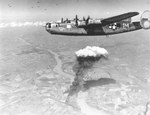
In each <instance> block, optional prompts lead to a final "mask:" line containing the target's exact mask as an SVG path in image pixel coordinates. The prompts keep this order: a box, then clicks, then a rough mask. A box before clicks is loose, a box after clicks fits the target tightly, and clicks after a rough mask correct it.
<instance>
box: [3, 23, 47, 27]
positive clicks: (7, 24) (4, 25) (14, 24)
mask: <svg viewBox="0 0 150 115" xmlns="http://www.w3.org/2000/svg"><path fill="white" fill-rule="evenodd" d="M45 24H46V22H45V21H36V22H28V21H27V22H9V23H0V28H6V27H23V26H44V25H45Z"/></svg>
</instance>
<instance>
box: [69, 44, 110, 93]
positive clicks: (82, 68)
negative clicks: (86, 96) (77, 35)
mask: <svg viewBox="0 0 150 115" xmlns="http://www.w3.org/2000/svg"><path fill="white" fill-rule="evenodd" d="M75 55H76V62H75V64H74V66H73V71H74V72H75V75H76V77H75V79H74V81H73V82H72V85H71V86H70V89H69V91H67V92H68V93H69V94H68V96H72V95H74V94H77V93H78V92H79V91H80V90H82V89H84V84H86V81H84V80H83V78H84V75H85V73H86V72H87V71H88V70H89V69H91V68H92V67H93V65H94V64H95V62H98V61H99V60H100V59H101V58H105V59H107V58H108V52H107V50H105V49H104V48H100V47H95V46H94V47H90V46H87V47H86V48H84V49H81V50H79V51H77V52H75Z"/></svg>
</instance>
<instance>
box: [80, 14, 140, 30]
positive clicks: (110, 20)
mask: <svg viewBox="0 0 150 115" xmlns="http://www.w3.org/2000/svg"><path fill="white" fill-rule="evenodd" d="M138 14H139V13H138V12H128V13H124V14H121V15H117V16H113V17H109V18H105V19H102V20H101V23H88V24H87V25H82V26H79V27H83V28H89V27H96V26H99V25H102V26H105V25H108V24H112V23H115V22H119V21H122V20H125V19H128V18H131V17H133V16H136V15H138Z"/></svg>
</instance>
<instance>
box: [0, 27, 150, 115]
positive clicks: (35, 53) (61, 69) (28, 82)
mask: <svg viewBox="0 0 150 115" xmlns="http://www.w3.org/2000/svg"><path fill="white" fill-rule="evenodd" d="M86 46H99V47H103V48H105V49H106V50H107V51H108V52H109V57H108V59H107V60H100V61H98V62H97V63H95V64H94V67H93V68H91V69H89V70H88V71H87V72H86V76H87V78H89V79H92V80H93V79H94V80H95V81H93V82H90V81H89V82H86V84H85V87H86V89H85V90H84V91H83V90H81V91H79V92H78V94H77V95H73V96H71V97H70V99H69V102H68V103H66V99H67V94H64V92H65V91H66V90H68V89H69V87H70V85H71V84H72V81H73V80H74V77H75V73H74V71H73V70H72V68H73V66H74V64H75V63H76V56H75V51H78V50H80V49H82V48H85V47H86ZM96 80H97V81H96ZM149 103H150V32H149V30H146V31H145V30H139V31H135V32H130V33H124V34H118V35H113V36H109V37H106V36H82V37H79V36H60V35H50V34H49V33H48V32H46V31H45V29H44V28H43V27H10V28H9V27H6V28H1V29H0V113H1V115H89V114H90V112H94V113H95V115H96V114H102V115H103V114H104V115H106V114H107V115H112V114H114V115H142V114H143V115H149V114H150V104H149Z"/></svg>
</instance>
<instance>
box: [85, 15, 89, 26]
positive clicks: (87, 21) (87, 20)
mask: <svg viewBox="0 0 150 115" xmlns="http://www.w3.org/2000/svg"><path fill="white" fill-rule="evenodd" d="M89 19H90V16H88V17H87V19H86V20H85V21H86V22H85V24H86V25H87V24H88V23H89Z"/></svg>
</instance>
